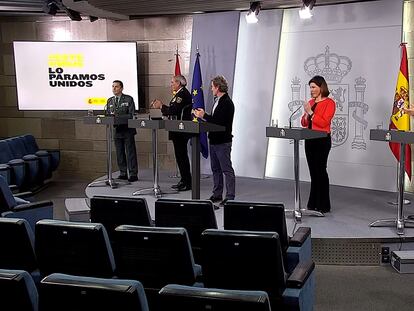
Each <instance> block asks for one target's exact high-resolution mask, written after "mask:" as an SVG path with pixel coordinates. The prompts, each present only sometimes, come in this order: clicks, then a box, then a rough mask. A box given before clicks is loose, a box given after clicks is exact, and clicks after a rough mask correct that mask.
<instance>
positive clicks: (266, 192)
mask: <svg viewBox="0 0 414 311" xmlns="http://www.w3.org/2000/svg"><path fill="white" fill-rule="evenodd" d="M151 174H152V170H140V172H139V181H137V182H133V183H130V184H127V185H120V186H119V188H116V189H111V188H110V187H109V186H106V187H87V188H86V189H85V193H86V196H87V197H88V198H90V197H93V196H96V195H106V196H116V197H133V195H132V193H133V192H135V191H136V190H139V189H141V188H148V187H151V186H152V184H153V183H152V175H151ZM169 175H171V172H160V187H161V190H163V191H165V192H167V193H166V194H164V195H163V198H182V199H190V198H191V191H185V192H179V193H170V194H169V193H168V192H171V191H172V189H171V185H173V184H175V183H177V182H178V179H176V178H170V177H169ZM113 176H118V173H117V172H116V173H114V175H113ZM102 178H104V177H102ZM97 180H99V179H97ZM212 183H213V180H212V176H209V175H205V176H204V175H202V179H201V185H200V188H201V191H200V197H201V198H202V199H207V198H209V197H210V196H211V189H212ZM309 188H310V184H309V183H307V182H302V183H301V198H302V199H301V200H302V206H306V202H307V199H308V195H309ZM330 194H331V204H332V211H331V212H330V213H327V214H325V217H314V216H303V218H302V222H301V223H299V224H296V223H295V221H294V218H293V217H292V215H291V214H290V213H288V214H287V226H288V232H289V234H290V235H291V234H292V233H293V232H294V231H295V230H296V229H297V228H298V227H300V226H306V227H311V229H312V240H313V253H314V257H315V261H316V262H317V263H326V264H338V263H342V264H365V265H372V264H381V259H382V254H381V253H382V250H383V247H389V250H390V251H392V250H396V249H414V228H405V235H403V236H398V235H397V233H396V228H395V227H381V228H372V227H370V226H369V224H370V223H371V222H373V221H375V220H377V219H386V218H396V217H397V206H396V205H390V204H389V203H388V202H390V201H396V199H397V194H396V193H393V192H383V191H374V190H366V189H358V188H351V187H341V186H331V188H330ZM141 197H144V198H145V199H146V200H147V202H148V207H149V210H150V213H151V216H152V218H154V202H155V201H156V198H155V197H154V196H153V195H151V194H148V195H142V196H141ZM406 198H407V199H411V200H412V202H413V203H412V204H408V205H405V207H404V215H411V214H413V215H414V201H413V200H414V196H413V195H411V194H407V195H406ZM236 199H237V200H241V201H252V202H255V201H258V202H283V203H284V204H285V208H286V209H290V208H293V205H294V182H293V181H291V180H281V179H254V178H244V177H237V179H236ZM216 216H217V223H218V226H219V228H222V227H223V208H220V209H219V210H217V211H216Z"/></svg>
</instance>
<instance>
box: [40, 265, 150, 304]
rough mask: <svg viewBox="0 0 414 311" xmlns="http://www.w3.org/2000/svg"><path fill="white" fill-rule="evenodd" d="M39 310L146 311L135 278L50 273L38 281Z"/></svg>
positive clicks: (140, 285)
mask: <svg viewBox="0 0 414 311" xmlns="http://www.w3.org/2000/svg"><path fill="white" fill-rule="evenodd" d="M39 292H40V301H39V305H40V310H41V311H55V310H59V311H74V310H76V311H91V310H108V311H112V310H113V311H115V310H122V311H148V304H147V299H146V297H145V292H144V288H143V287H142V284H141V283H140V282H138V281H133V280H117V279H101V278H91V277H82V276H73V275H67V274H60V273H54V274H51V275H49V276H47V277H45V278H44V279H43V280H42V283H41V284H40V291H39Z"/></svg>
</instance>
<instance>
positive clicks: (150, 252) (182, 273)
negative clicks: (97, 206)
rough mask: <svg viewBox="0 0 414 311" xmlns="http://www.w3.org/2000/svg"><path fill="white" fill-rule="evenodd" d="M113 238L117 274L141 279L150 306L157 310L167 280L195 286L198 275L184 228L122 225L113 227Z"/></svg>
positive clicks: (121, 276)
mask: <svg viewBox="0 0 414 311" xmlns="http://www.w3.org/2000/svg"><path fill="white" fill-rule="evenodd" d="M114 238H115V244H114V255H115V261H116V266H117V269H116V275H117V277H119V278H126V279H135V280H140V282H142V284H143V285H144V288H145V291H146V294H147V298H148V301H149V306H150V309H153V308H155V309H156V302H157V301H156V297H157V294H158V291H159V290H160V289H161V288H162V287H164V286H165V285H167V284H170V283H176V284H182V285H194V283H195V282H196V278H197V276H199V275H200V274H201V267H200V266H198V265H196V264H195V263H194V259H193V254H192V251H191V245H190V241H189V239H188V235H187V231H186V230H185V229H184V228H158V227H138V226H128V225H124V226H119V227H118V228H116V229H115V234H114Z"/></svg>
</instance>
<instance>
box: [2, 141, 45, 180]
mask: <svg viewBox="0 0 414 311" xmlns="http://www.w3.org/2000/svg"><path fill="white" fill-rule="evenodd" d="M5 141H6V142H7V144H8V145H9V148H10V150H11V153H12V154H13V157H14V159H22V160H23V161H24V163H25V171H26V173H25V174H26V175H25V176H26V177H25V185H26V187H29V188H35V187H37V186H39V185H40V184H41V183H43V180H44V175H43V171H42V170H41V161H40V158H39V157H38V156H36V155H34V154H28V153H27V151H26V147H25V145H24V142H23V140H21V139H20V138H18V137H11V138H7V139H6V140H5Z"/></svg>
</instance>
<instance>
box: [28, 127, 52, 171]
mask: <svg viewBox="0 0 414 311" xmlns="http://www.w3.org/2000/svg"><path fill="white" fill-rule="evenodd" d="M22 137H23V139H24V144H25V146H26V150H27V151H28V153H30V154H35V155H38V156H39V155H40V156H44V155H45V154H47V155H48V156H49V158H50V170H51V171H55V170H56V169H57V168H58V166H59V162H60V150H57V149H47V150H40V149H39V146H38V145H37V142H36V139H35V138H34V136H33V135H31V134H26V135H23V136H22Z"/></svg>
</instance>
